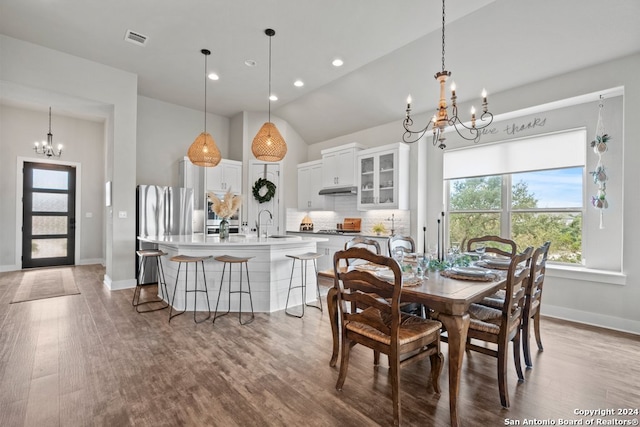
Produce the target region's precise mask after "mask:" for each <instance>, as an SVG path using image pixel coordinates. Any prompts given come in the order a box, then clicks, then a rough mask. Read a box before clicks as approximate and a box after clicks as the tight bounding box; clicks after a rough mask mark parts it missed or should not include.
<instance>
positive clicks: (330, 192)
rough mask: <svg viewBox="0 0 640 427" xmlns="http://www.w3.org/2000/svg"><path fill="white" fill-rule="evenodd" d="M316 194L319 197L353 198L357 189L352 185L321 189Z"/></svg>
mask: <svg viewBox="0 0 640 427" xmlns="http://www.w3.org/2000/svg"><path fill="white" fill-rule="evenodd" d="M318 194H320V195H321V196H355V195H356V194H358V187H356V186H354V185H352V186H348V187H330V188H323V189H322V190H320V192H319V193H318Z"/></svg>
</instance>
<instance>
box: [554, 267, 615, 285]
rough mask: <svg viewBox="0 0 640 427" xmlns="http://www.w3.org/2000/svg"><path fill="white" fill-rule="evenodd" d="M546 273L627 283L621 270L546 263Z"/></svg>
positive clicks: (585, 279) (579, 278)
mask: <svg viewBox="0 0 640 427" xmlns="http://www.w3.org/2000/svg"><path fill="white" fill-rule="evenodd" d="M547 275H548V276H549V277H560V278H562V279H572V280H583V281H587V282H596V283H607V284H611V285H626V284H627V275H626V274H624V273H622V272H615V271H608V270H595V269H591V268H586V267H574V266H566V265H554V264H550V263H547Z"/></svg>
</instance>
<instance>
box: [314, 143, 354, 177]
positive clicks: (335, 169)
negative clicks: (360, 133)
mask: <svg viewBox="0 0 640 427" xmlns="http://www.w3.org/2000/svg"><path fill="white" fill-rule="evenodd" d="M363 148H364V147H363V146H362V145H360V144H358V143H355V142H353V143H351V144H347V145H341V146H339V147H334V148H327V149H325V150H322V151H321V152H320V153H321V154H322V187H323V188H332V187H348V186H354V185H356V182H357V176H356V154H357V153H358V152H359V151H360V150H362V149H363Z"/></svg>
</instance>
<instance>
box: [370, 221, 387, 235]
mask: <svg viewBox="0 0 640 427" xmlns="http://www.w3.org/2000/svg"><path fill="white" fill-rule="evenodd" d="M371 229H372V230H373V232H374V233H376V235H377V236H379V235H381V234H382V233H386V232H387V227H385V225H384V224H383V223H381V222H379V223H377V224H374V225H373V227H371Z"/></svg>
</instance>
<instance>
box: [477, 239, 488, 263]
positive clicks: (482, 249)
mask: <svg viewBox="0 0 640 427" xmlns="http://www.w3.org/2000/svg"><path fill="white" fill-rule="evenodd" d="M486 250H487V246H486V245H485V244H484V243H478V244H477V245H476V254H477V255H478V259H480V260H482V257H483V256H484V253H485V251H486Z"/></svg>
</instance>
